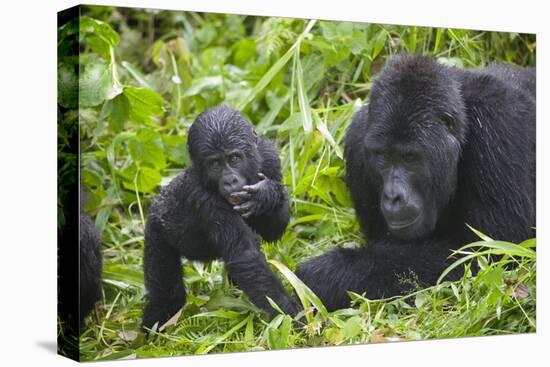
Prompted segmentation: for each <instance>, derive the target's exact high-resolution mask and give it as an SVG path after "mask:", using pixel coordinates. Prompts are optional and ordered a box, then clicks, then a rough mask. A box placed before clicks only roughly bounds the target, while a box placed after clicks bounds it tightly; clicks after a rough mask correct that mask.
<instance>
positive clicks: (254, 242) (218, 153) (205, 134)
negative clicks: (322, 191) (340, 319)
mask: <svg viewBox="0 0 550 367" xmlns="http://www.w3.org/2000/svg"><path fill="white" fill-rule="evenodd" d="M188 145H189V153H190V155H191V160H192V162H193V164H192V166H191V167H189V168H187V169H186V170H184V171H183V172H182V173H181V174H180V175H179V176H177V177H176V178H174V179H173V180H172V182H170V184H169V185H168V186H167V187H165V188H164V189H163V190H162V191H161V193H160V195H159V196H158V197H157V198H156V200H155V201H154V203H153V204H152V205H151V207H150V209H149V216H148V219H147V225H146V228H145V252H144V273H145V286H146V288H147V292H148V294H147V302H146V305H145V309H144V314H143V325H144V326H145V327H148V328H151V327H152V326H153V325H154V324H155V323H157V322H158V323H159V325H162V324H163V323H164V322H165V321H167V320H168V319H169V318H170V317H171V316H172V315H174V314H175V313H176V312H177V311H178V310H179V309H180V308H181V307H182V306H183V305H184V303H185V288H184V284H183V279H182V264H181V257H182V256H184V257H186V258H188V259H190V260H197V261H203V262H205V261H211V260H213V259H217V258H221V259H223V260H224V262H225V267H226V269H227V271H228V273H229V276H230V278H231V279H232V280H233V281H234V282H235V283H236V284H237V285H238V286H239V287H240V288H241V289H242V290H243V291H244V292H245V293H246V294H247V295H248V297H249V299H250V300H251V301H252V302H253V303H254V304H255V305H256V306H258V307H260V308H261V309H263V310H264V311H266V312H267V313H268V314H269V315H270V316H274V315H275V314H276V311H275V310H274V309H273V308H271V306H270V304H269V302H268V300H267V298H266V296H269V297H270V298H271V299H273V301H275V303H276V304H277V305H278V306H279V307H280V308H281V309H282V310H283V311H285V312H287V313H290V314H292V315H294V314H296V313H297V306H296V304H295V303H294V301H293V300H292V299H291V298H290V297H289V296H288V295H287V294H286V292H285V290H284V288H283V285H282V284H281V282H280V281H279V279H278V278H277V277H276V276H275V274H273V272H272V271H271V269H270V268H269V266H268V265H267V263H266V261H265V257H264V255H263V253H262V252H261V251H260V248H259V245H260V240H261V238H260V237H259V236H258V235H260V236H261V237H262V238H263V239H264V240H267V241H275V240H277V239H279V238H280V237H281V236H282V234H283V233H284V231H285V228H286V226H287V224H288V219H289V215H290V210H289V206H288V198H287V194H286V191H285V189H284V186H283V185H282V184H281V168H280V161H279V156H278V152H277V150H276V149H275V147H274V146H273V145H272V144H271V143H270V142H268V141H267V140H264V139H260V138H258V137H257V136H256V134H255V132H254V129H253V127H252V125H251V124H250V123H248V122H247V121H245V120H244V119H243V117H242V116H241V115H240V114H239V113H238V112H237V111H235V110H233V109H231V108H229V107H227V106H224V105H222V106H218V107H214V108H211V109H209V110H207V111H205V112H203V113H202V114H200V115H199V116H198V117H197V119H196V120H195V122H194V123H193V125H192V126H191V128H190V129H189V141H188Z"/></svg>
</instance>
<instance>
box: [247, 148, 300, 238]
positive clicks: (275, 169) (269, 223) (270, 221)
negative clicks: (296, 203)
mask: <svg viewBox="0 0 550 367" xmlns="http://www.w3.org/2000/svg"><path fill="white" fill-rule="evenodd" d="M258 151H259V153H260V155H261V159H262V166H261V168H260V170H261V171H260V172H261V173H262V174H263V175H264V176H265V179H264V180H263V182H262V181H260V184H261V185H263V187H262V189H261V190H259V191H258V192H257V200H258V202H259V204H260V205H259V207H260V211H259V212H258V213H257V214H256V215H254V216H252V217H250V218H248V219H247V222H248V223H249V224H250V225H251V226H252V227H253V228H254V229H255V230H256V231H257V232H258V233H259V234H260V235H261V236H262V238H263V239H264V240H265V241H268V242H273V241H276V240H278V239H279V238H281V236H282V235H283V233H284V231H285V229H286V227H287V225H288V220H289V217H290V208H289V204H288V196H287V193H286V189H285V187H284V186H283V184H282V183H281V180H282V177H281V162H280V160H279V154H278V153H277V150H276V149H275V147H274V146H273V144H271V143H270V142H269V141H267V140H264V139H258Z"/></svg>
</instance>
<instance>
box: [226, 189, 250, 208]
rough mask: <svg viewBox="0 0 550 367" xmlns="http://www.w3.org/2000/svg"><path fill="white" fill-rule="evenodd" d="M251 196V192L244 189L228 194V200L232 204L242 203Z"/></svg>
mask: <svg viewBox="0 0 550 367" xmlns="http://www.w3.org/2000/svg"><path fill="white" fill-rule="evenodd" d="M250 198H252V194H250V193H249V192H246V191H237V192H234V193H232V194H231V195H229V199H228V200H229V202H230V203H231V204H233V205H238V204H242V203H244V202H245V201H248V200H250Z"/></svg>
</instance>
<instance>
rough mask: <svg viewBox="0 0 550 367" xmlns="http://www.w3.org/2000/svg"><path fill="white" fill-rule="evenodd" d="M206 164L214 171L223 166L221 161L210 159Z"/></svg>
mask: <svg viewBox="0 0 550 367" xmlns="http://www.w3.org/2000/svg"><path fill="white" fill-rule="evenodd" d="M206 164H207V165H208V167H210V168H212V169H217V168H220V166H221V162H220V160H219V159H209V160H208V161H207V163H206Z"/></svg>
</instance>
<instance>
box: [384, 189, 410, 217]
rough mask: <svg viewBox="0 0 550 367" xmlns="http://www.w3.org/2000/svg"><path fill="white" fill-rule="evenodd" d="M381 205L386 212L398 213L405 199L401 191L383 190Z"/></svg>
mask: <svg viewBox="0 0 550 367" xmlns="http://www.w3.org/2000/svg"><path fill="white" fill-rule="evenodd" d="M382 205H383V206H384V209H385V210H387V211H398V210H401V209H402V208H403V206H404V205H405V197H404V194H403V192H401V190H396V189H395V188H394V187H392V188H389V189H388V188H386V189H384V193H383V196H382Z"/></svg>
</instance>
